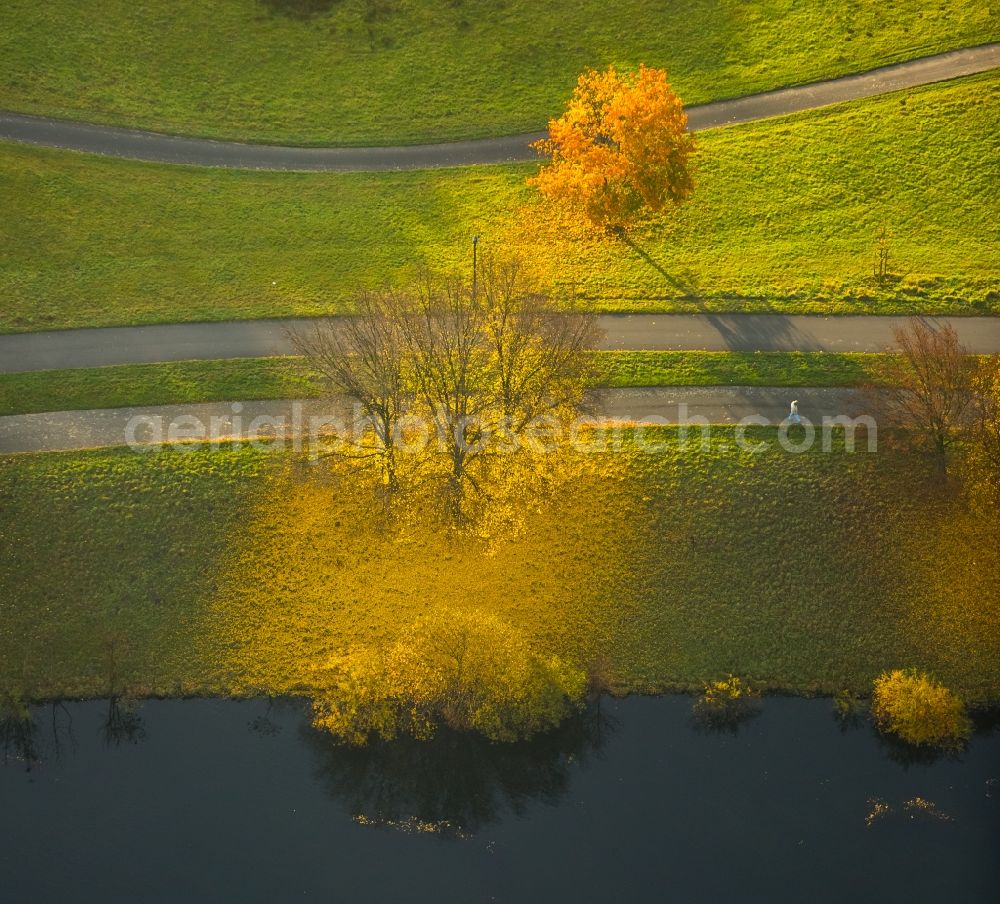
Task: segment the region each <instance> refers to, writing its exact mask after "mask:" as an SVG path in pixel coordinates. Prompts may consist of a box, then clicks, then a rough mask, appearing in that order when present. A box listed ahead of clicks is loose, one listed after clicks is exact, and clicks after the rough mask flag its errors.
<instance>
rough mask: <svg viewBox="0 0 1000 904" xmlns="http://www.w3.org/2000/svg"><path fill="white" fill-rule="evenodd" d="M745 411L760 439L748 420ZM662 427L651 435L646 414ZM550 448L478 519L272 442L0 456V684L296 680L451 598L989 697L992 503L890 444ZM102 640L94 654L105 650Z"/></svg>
mask: <svg viewBox="0 0 1000 904" xmlns="http://www.w3.org/2000/svg"><path fill="white" fill-rule="evenodd" d="M761 435H762V436H765V437H767V436H771V437H772V438H773V434H768V433H767V431H764V432H763V433H762V434H761ZM665 436H667V437H672V436H675V434H674V433H673V432H672V431H666V432H665ZM732 439H733V436H732V433H731V432H730V431H727V430H717V431H716V432H715V434H714V438H713V442H712V445H711V448H709V449H708V450H704V451H703V450H701V449H698V448H688V449H687V450H686V451H682V450H680V449H679V448H678V446H677V444H676V442H675V441H674V440H673V439H671V440H670V441H669V442H668V443H667V448H666V449H665V450H664V451H663V452H661V453H659V454H656V455H646V454H641V453H637V452H628V451H622V452H618V453H614V454H606V455H593V456H581V457H579V458H577V459H573V458H572V457H568V458H566V459H565V460H564V462H563V464H561V465H560V469H561V470H560V474H561V475H562V476H561V477H560V479H559V480H558V481H556V483H555V484H554V485H553V489H552V492H551V493H550V494H549V495H548V496H547V497H546V499H545V501H544V504H539V505H536V506H533V507H530V508H528V509H526V510H522V514H521V515H520V517H519V518H517V519H515V523H514V525H513V526H514V527H516V530H515V531H514V532H513V533H509V529H510V527H511V522H509V521H504V522H502V523H501V526H499V527H495V528H494V529H493V531H492V535H491V536H479V535H477V536H468V535H465V536H462V537H456V536H454V535H449V534H448V532H447V531H444V530H442V529H440V528H439V527H437V528H436V527H434V522H433V519H430V518H429V515H427V514H426V513H425V512H422V511H412V512H411V513H410V515H409V517H407V518H406V519H403V522H402V524H401V525H400V526H398V527H395V528H392V529H382V528H379V527H378V519H377V518H375V517H373V514H372V511H371V507H370V504H369V498H370V497H369V496H368V493H367V491H366V490H365V489H364V488H363V487H359V486H357V485H355V484H354V483H353V482H352V481H350V480H343V479H340V478H338V477H337V475H336V474H334V473H331V470H330V466H329V465H328V464H323V465H312V464H309V463H306V462H302V461H300V460H298V459H295V458H292V457H291V455H290V453H289V454H267V453H264V452H256V451H253V450H251V449H246V448H243V449H239V450H231V449H225V450H202V451H199V452H193V453H190V454H186V455H182V454H178V453H177V452H162V453H150V454H142V455H138V454H134V453H130V452H127V451H122V450H107V451H99V452H90V453H67V454H46V455H32V456H17V457H7V458H4V459H0V505H2V509H3V519H2V521H0V539H2V547H0V548H2V552H0V610H2V616H3V618H2V620H0V681H2V683H3V685H4V686H5V687H10V688H13V689H15V690H18V691H21V692H23V693H25V694H27V695H28V696H32V697H49V696H63V695H84V696H88V695H101V694H104V693H107V691H108V683H109V672H110V671H111V662H110V660H111V659H112V658H113V659H114V671H115V673H116V676H117V680H118V681H119V683H120V684H121V685H122V686H123V687H126V688H127V689H128V690H130V692H132V693H137V694H148V693H155V694H171V695H176V694H184V693H224V694H225V693H234V694H251V693H288V692H292V693H308V692H309V690H310V688H311V687H313V686H315V682H316V681H317V675H318V674H320V672H321V670H322V667H323V665H324V663H326V662H328V661H329V659H330V657H331V656H333V655H335V654H337V653H339V652H342V651H343V650H345V649H347V648H349V647H351V646H355V645H367V644H371V643H372V642H375V641H380V640H383V639H385V640H389V639H392V638H394V637H396V636H399V633H400V632H401V631H404V630H405V628H406V626H408V625H412V624H413V623H414V622H415V621H416V620H417V619H418V617H420V616H422V615H426V614H428V613H432V612H434V611H437V609H438V608H440V607H449V608H451V609H456V610H459V611H487V612H489V613H491V614H493V615H496V616H497V617H499V618H501V619H503V620H504V621H506V622H508V623H510V624H512V625H515V626H516V627H517V628H518V629H519V630H521V631H523V632H524V633H525V635H526V636H527V638H528V639H529V641H530V642H531V643H532V645H533V646H534V647H536V648H537V649H538V650H539V651H540V652H543V653H552V654H556V655H558V656H560V657H563V658H565V659H566V660H568V661H570V660H571V661H578V662H581V663H586V662H589V661H592V660H594V659H596V658H601V659H602V660H604V663H603V666H602V668H604V670H605V671H606V672H607V674H608V676H609V678H610V681H611V683H612V685H613V686H614V687H615V688H616V689H617V690H619V691H650V690H659V689H669V688H703V687H704V686H705V684H706V683H707V682H708V681H710V680H714V679H717V678H720V677H725V676H726V675H729V674H739V675H743V676H746V677H747V678H748V679H750V680H751V681H753V682H754V683H755V685H759V686H761V687H764V688H772V689H779V688H780V689H785V690H791V691H795V692H813V691H824V692H831V693H832V692H834V691H838V690H841V689H844V688H847V689H851V690H854V691H856V692H859V693H866V692H867V691H868V690H869V689H870V687H871V682H872V680H873V679H874V678H875V677H876V676H877V675H878V674H880V673H881V672H882V671H883V670H885V669H888V668H900V667H916V668H920V669H924V670H926V671H929V672H931V673H932V674H934V675H935V676H936V677H937V678H938V679H939V680H941V681H943V682H944V683H945V684H946V685H948V686H949V687H950V688H952V689H953V690H955V691H957V692H959V693H961V694H963V695H964V696H966V697H967V698H968V699H970V700H971V701H983V700H987V699H989V700H993V701H994V702H995V701H996V700H997V699H998V698H1000V587H998V584H997V577H996V576H997V574H1000V524H998V519H997V518H996V513H995V511H992V512H986V511H983V510H980V509H976V508H975V507H969V506H967V505H965V503H964V502H963V501H962V499H961V498H960V497H956V496H955V495H954V494H949V493H944V492H931V491H929V490H928V489H927V487H928V484H927V480H928V479H929V476H930V469H929V468H927V467H925V466H924V465H923V464H922V463H921V462H919V461H918V460H915V459H904V458H901V457H899V456H898V455H891V454H888V453H880V454H877V455H862V454H857V455H848V454H844V453H834V454H822V453H820V452H818V451H817V452H814V453H809V454H803V455H789V454H788V453H785V452H783V451H781V450H779V449H776V448H775V449H772V450H770V451H767V452H763V453H760V454H751V453H747V452H735V451H733V448H732ZM112 642H113V654H112V653H111V652H109V651H110V649H111V644H112Z"/></svg>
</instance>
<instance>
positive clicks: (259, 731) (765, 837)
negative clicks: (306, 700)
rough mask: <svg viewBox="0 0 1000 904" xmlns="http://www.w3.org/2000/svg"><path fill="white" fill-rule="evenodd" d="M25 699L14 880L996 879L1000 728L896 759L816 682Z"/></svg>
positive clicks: (624, 890)
mask: <svg viewBox="0 0 1000 904" xmlns="http://www.w3.org/2000/svg"><path fill="white" fill-rule="evenodd" d="M33 712H34V716H35V719H34V725H35V729H34V735H33V737H31V738H30V739H29V738H25V737H23V736H22V737H20V738H13V739H12V738H8V745H7V747H8V751H7V754H8V759H7V762H6V766H5V768H3V769H0V802H2V808H3V809H2V834H0V900H3V901H32V902H36V901H99V902H111V901H128V902H133V901H136V902H139V901H141V902H147V901H170V902H178V901H179V902H196V901H212V902H221V901H240V902H244V901H267V902H276V904H277V902H285V901H293V900H321V901H351V902H354V901H415V902H422V901H435V902H436V901H473V902H475V901H516V902H530V901H546V902H551V901H573V902H583V901H608V902H618V901H681V902H691V901H720V902H729V901H766V902H775V901H794V902H806V901H808V902H822V901H831V902H832V901H836V902H843V901H845V900H848V901H854V902H859V901H907V902H917V901H933V902H945V901H947V902H965V901H970V902H971V901H995V900H998V896H997V893H998V889H1000V883H998V880H1000V864H998V859H997V854H998V844H997V843H998V841H1000V834H998V829H1000V732H997V731H992V732H990V731H983V732H980V734H979V735H978V736H977V737H975V738H974V739H973V741H972V743H971V744H970V746H969V748H968V750H967V751H966V752H965V753H964V754H963V755H962V756H961V757H960V758H944V759H938V760H936V761H917V762H908V761H907V760H906V758H905V756H903V755H902V754H901V753H900V751H899V750H896V749H894V748H891V747H886V746H885V745H884V743H882V742H881V741H879V740H878V739H877V737H876V736H875V735H874V734H873V733H872V732H871V730H870V729H869V728H868V727H867V726H866V725H865V724H863V723H862V724H860V725H857V726H855V727H851V728H848V729H846V730H842V728H841V727H840V726H839V725H838V723H837V722H836V721H835V720H834V718H833V716H832V712H831V705H830V703H829V701H826V700H799V699H784V698H773V699H769V700H767V701H765V703H764V705H763V712H762V714H761V715H760V716H759V717H758V718H756V719H753V720H752V721H750V722H749V723H747V724H745V725H743V726H742V727H741V728H740V729H739V731H738V732H736V733H706V732H705V731H703V730H697V729H695V728H694V727H693V726H692V724H691V722H690V716H689V714H690V701H689V700H688V699H686V698H683V697H667V698H629V699H626V700H622V701H611V702H605V703H604V704H603V707H602V710H601V713H600V714H598V713H591V714H589V715H588V716H586V717H584V718H581V719H579V720H577V721H575V722H574V723H572V724H571V725H568V726H567V727H566V728H565V729H563V730H561V731H560V732H558V733H556V734H554V735H552V736H549V737H547V738H545V739H543V740H541V741H536V742H534V743H532V744H524V745H515V746H513V747H504V746H493V745H489V744H485V743H481V742H478V741H475V740H474V739H471V738H468V737H460V736H452V735H442V736H440V737H439V738H438V739H437V740H436V741H434V742H432V743H430V744H417V743H397V744H393V745H377V746H375V747H373V748H372V749H370V750H365V751H352V750H345V749H343V748H338V747H335V746H333V745H331V744H330V743H329V742H328V740H327V739H326V738H324V737H322V736H320V735H318V734H317V733H316V732H314V731H312V730H311V729H310V728H309V727H308V722H307V719H306V718H305V713H304V711H303V708H302V706H301V705H300V704H298V703H292V702H286V703H276V704H274V705H270V706H269V705H268V704H267V703H266V702H264V701H250V702H232V701H217V700H214V701H213V700H188V701H163V702H156V701H151V702H147V703H145V704H143V705H142V707H141V709H140V710H139V711H138V713H137V714H129V713H128V712H118V713H113V714H112V715H113V717H114V718H112V719H111V721H110V723H109V721H108V719H107V716H108V704H107V703H106V702H92V703H82V704H68V705H67V706H65V707H60V706H57V707H38V708H35V709H34V711H33ZM29 740H30V742H31V745H32V746H33V748H34V752H33V757H34V762H33V763H32V765H31V768H30V769H28V768H27V767H26V762H25V760H24V759H23V758H21V759H16V758H15V754H16V752H17V750H16V748H18V746H20V747H21V749H22V752H23V749H24V747H25V744H26V742H27V741H29ZM915 798H920V799H922V800H924V801H928V802H930V804H925V805H916V806H914V805H913V804H911V805H910V808H909V809H907V808H906V806H905V802H906V801H907V800H910V801H912V800H913V799H915ZM874 799H879V800H881V801H883V802H884V803H885V804H886V805H887V806H888V808H889V809H888V812H887V813H885V815H883V816H881V817H878V818H876V819H875V820H874V822H873V823H872V824H871V825H870V826H868V825H866V817H867V816H868V815H869V813H870V811H871V810H872V807H873V804H872V803H871V801H872V800H874ZM364 823H368V824H364ZM431 830H433V831H431Z"/></svg>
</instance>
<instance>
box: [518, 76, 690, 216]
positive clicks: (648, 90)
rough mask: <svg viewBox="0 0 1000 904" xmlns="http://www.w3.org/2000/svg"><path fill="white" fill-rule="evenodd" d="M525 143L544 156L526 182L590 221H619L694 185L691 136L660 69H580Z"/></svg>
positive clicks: (677, 198) (680, 196)
mask: <svg viewBox="0 0 1000 904" xmlns="http://www.w3.org/2000/svg"><path fill="white" fill-rule="evenodd" d="M533 147H534V148H535V149H536V150H537V151H538V152H539V153H540V154H542V155H544V156H546V157H549V158H551V160H550V162H549V163H548V164H547V165H546V166H543V167H542V169H541V171H540V172H539V173H538V175H537V176H534V177H532V178H531V179H529V182H530V183H531V184H534V185H536V186H537V187H538V189H539V191H541V193H542V194H543V195H544V196H545V197H546V198H549V199H550V200H552V201H554V202H557V203H559V204H561V205H566V206H568V207H570V208H571V209H573V210H575V211H577V212H579V213H580V214H581V215H582V216H583V217H584V218H585V219H586V220H587V221H589V222H590V223H592V224H594V225H596V226H603V227H605V228H609V229H622V228H625V227H627V226H629V225H630V224H632V223H634V222H635V220H636V219H637V218H638V217H640V216H641V215H642V214H644V213H653V214H659V213H661V212H662V211H663V210H665V209H666V208H667V207H668V206H670V205H677V204H680V203H681V202H682V201H684V200H686V199H687V198H688V197H689V196H690V195H691V192H692V191H693V190H694V178H693V165H692V159H691V157H692V153H693V151H694V139H693V138H692V136H691V133H690V132H689V131H688V128H687V114H686V113H685V112H684V106H683V104H682V103H681V99H680V98H679V97H678V96H677V95H676V94H675V93H674V92H673V90H672V89H671V87H670V84H669V83H668V82H667V74H666V72H664V71H663V70H662V69H650V68H647V67H646V66H640V67H639V71H638V72H637V73H631V74H625V75H622V74H619V73H618V71H617V70H616V69H615V68H614V67H613V66H612V67H610V68H608V69H607V70H606V71H604V72H597V71H595V70H592V69H591V70H588V71H587V72H584V73H583V74H582V75H581V76H580V78H579V81H578V82H577V86H576V90H575V91H574V92H573V96H572V98H571V99H570V101H569V104H568V106H567V108H566V112H565V113H563V115H562V116H560V117H559V118H558V119H554V120H552V121H551V122H550V123H549V136H548V138H545V139H543V140H541V141H538V142H536V143H535V144H534V145H533Z"/></svg>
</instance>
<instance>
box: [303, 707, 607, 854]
mask: <svg viewBox="0 0 1000 904" xmlns="http://www.w3.org/2000/svg"><path fill="white" fill-rule="evenodd" d="M615 727H616V723H615V720H614V719H613V718H612V717H611V716H609V715H607V714H605V713H603V712H602V711H601V708H600V706H597V705H595V706H591V707H589V708H588V709H587V710H586V711H585V712H583V713H581V714H580V715H578V716H575V717H573V718H571V719H568V720H567V721H566V722H564V723H563V724H562V725H561V726H559V727H558V728H557V729H554V730H553V731H550V732H546V733H544V734H540V735H537V736H536V737H535V738H534V739H532V740H531V741H521V742H518V743H514V744H499V743H491V742H490V741H487V740H486V739H485V738H483V737H482V736H481V735H478V734H475V733H472V732H456V731H450V730H441V731H439V732H438V733H437V734H436V735H435V736H434V738H433V739H431V740H430V741H416V740H414V739H413V738H410V737H404V738H399V739H397V740H395V741H388V742H386V741H373V742H370V743H369V744H368V745H367V746H365V747H347V746H344V745H341V744H337V743H335V741H334V740H333V738H332V737H330V735H328V734H326V733H325V732H322V731H319V730H317V729H314V728H312V727H311V726H308V727H307V728H305V730H304V731H305V736H306V741H307V743H308V745H309V746H310V747H311V748H312V749H313V751H314V752H315V755H316V758H317V763H318V767H317V775H318V777H319V778H320V780H321V781H322V783H323V784H324V785H325V786H326V788H327V789H328V790H329V792H330V794H331V795H333V796H334V797H335V798H337V799H338V800H340V801H342V802H343V804H344V806H345V807H346V809H347V810H348V811H349V812H350V814H351V815H352V816H353V817H354V818H355V820H357V821H358V822H360V823H363V824H366V825H379V826H389V827H394V828H398V829H402V830H407V831H424V832H436V833H438V834H441V835H445V836H452V837H466V836H468V835H471V834H474V833H475V832H478V831H479V830H480V829H482V828H484V827H485V826H487V825H489V824H490V823H493V822H496V821H497V820H499V819H500V818H501V817H503V816H504V815H505V814H506V813H511V814H514V815H518V816H519V815H522V814H524V812H525V811H526V810H527V808H528V806H529V805H530V804H531V803H533V802H535V801H540V802H543V803H547V804H550V805H554V804H556V803H558V802H559V800H560V799H561V798H562V797H563V795H564V794H565V793H566V792H567V791H568V789H569V786H570V783H571V781H572V777H573V770H574V769H575V768H576V767H577V766H578V765H582V764H585V763H586V762H587V761H588V759H589V758H590V757H591V756H593V755H595V754H598V753H599V752H600V750H601V748H602V747H603V746H604V744H605V743H606V741H607V740H608V738H609V737H610V736H611V735H612V734H613V732H614V730H615Z"/></svg>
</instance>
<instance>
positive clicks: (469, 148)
mask: <svg viewBox="0 0 1000 904" xmlns="http://www.w3.org/2000/svg"><path fill="white" fill-rule="evenodd" d="M998 66H1000V44H987V45H984V46H981V47H971V48H967V49H964V50H955V51H951V52H949V53H942V54H938V55H936V56H931V57H924V58H922V59H918V60H911V61H909V62H905V63H897V64H895V65H892V66H884V67H881V68H879V69H873V70H871V71H870V72H864V73H860V74H857V75H848V76H844V77H842V78H838V79H832V80H830V81H826V82H815V83H813V84H809V85H800V86H797V87H794V88H782V89H779V90H777V91H769V92H767V93H765V94H757V95H752V96H749V97H742V98H737V99H735V100H727V101H717V102H715V103H710V104H703V105H701V106H694V107H690V108H689V109H688V120H689V123H690V126H691V128H692V129H693V130H695V131H702V130H704V129H713V128H717V127H719V126H725V125H730V124H732V123H738V122H750V121H752V120H757V119H767V118H769V117H772V116H783V115H786V114H788V113H796V112H799V111H801V110H808V109H812V108H815V107H823V106H827V105H829V104H836V103H840V102H842V101H847V100H857V99H858V98H862V97H871V96H873V95H876V94H884V93H886V92H889V91H897V90H900V89H902V88H912V87H915V86H917V85H925V84H930V83H932V82H939V81H944V80H946V79H950V78H958V77H959V76H963V75H971V74H973V73H976V72H984V71H987V70H989V69H994V68H996V67H998ZM541 137H542V133H540V132H536V133H531V134H525V135H512V136H507V137H503V138H487V139H483V140H480V141H455V142H449V143H445V144H429V145H414V146H409V147H375V148H302V147H279V146H275V145H263V144H241V143H238V142H233V141H209V140H206V139H199V138H182V137H177V136H171V135H161V134H158V133H155V132H141V131H136V130H133V129H120V128H114V127H111V126H100V125H92V124H89V123H84V122H73V121H69V120H59V119H49V118H46V117H42V116H26V115H22V114H18V113H0V139H6V140H9V141H19V142H25V143H28V144H38V145H45V146H48V147H57V148H68V149H71V150H76V151H87V152H90V153H94V154H105V155H108V156H111V157H127V158H131V159H135V160H151V161H155V162H158V163H181V164H193V165H197V166H219V167H229V168H233V169H265V170H325V171H338V172H361V171H370V172H373V171H381V170H403V169H425V168H428V167H441V166H462V165H470V164H485V163H512V162H516V161H521V160H534V159H536V154H535V152H534V151H532V150H531V149H530V148H529V147H528V145H529V144H530V143H531V142H532V141H535V140H537V139H538V138H541Z"/></svg>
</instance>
